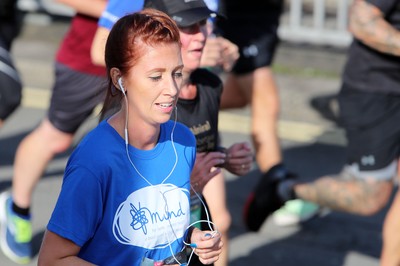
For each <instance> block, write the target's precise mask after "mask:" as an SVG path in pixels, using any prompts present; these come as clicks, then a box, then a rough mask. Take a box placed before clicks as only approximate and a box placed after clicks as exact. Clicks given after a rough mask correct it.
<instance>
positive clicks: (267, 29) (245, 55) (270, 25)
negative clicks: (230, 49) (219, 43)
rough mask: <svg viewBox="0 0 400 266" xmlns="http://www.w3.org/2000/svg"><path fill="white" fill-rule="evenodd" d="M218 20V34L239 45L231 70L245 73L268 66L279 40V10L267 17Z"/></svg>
mask: <svg viewBox="0 0 400 266" xmlns="http://www.w3.org/2000/svg"><path fill="white" fill-rule="evenodd" d="M227 16H228V19H226V20H219V21H218V22H217V29H218V30H219V31H220V34H221V35H222V36H223V37H225V38H227V39H228V40H230V41H231V42H233V43H235V44H236V45H237V46H238V47H239V53H240V57H239V59H238V61H237V62H236V64H235V66H234V67H233V69H232V71H233V72H234V73H236V74H246V73H249V72H252V71H254V70H256V69H257V68H260V67H265V66H270V65H271V64H272V61H273V57H274V54H275V50H276V47H277V44H278V42H279V38H278V33H277V31H278V26H279V17H280V12H275V13H273V16H272V17H271V16H269V17H268V19H266V18H260V17H253V18H251V19H249V18H246V19H241V18H234V17H230V16H229V14H228V15H227Z"/></svg>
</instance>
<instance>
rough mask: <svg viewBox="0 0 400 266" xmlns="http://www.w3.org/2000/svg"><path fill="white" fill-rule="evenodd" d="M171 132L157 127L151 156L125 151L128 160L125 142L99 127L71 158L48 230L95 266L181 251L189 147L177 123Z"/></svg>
mask: <svg viewBox="0 0 400 266" xmlns="http://www.w3.org/2000/svg"><path fill="white" fill-rule="evenodd" d="M173 127H174V122H173V121H168V122H166V123H164V124H162V125H161V133H160V138H159V142H158V144H157V145H156V147H154V148H153V149H151V150H139V149H136V148H134V147H133V146H130V145H129V146H128V150H129V157H128V156H127V152H126V146H125V141H124V139H123V138H121V136H120V135H119V134H118V133H117V132H116V131H115V130H114V128H112V127H111V126H110V125H109V124H108V123H107V122H106V121H103V122H101V123H100V124H99V125H98V126H97V127H96V128H95V129H94V130H92V131H91V132H90V133H89V134H88V135H87V136H86V137H85V138H84V139H83V140H82V142H81V143H80V144H79V146H78V147H77V148H76V149H75V151H74V152H73V154H72V155H71V157H70V159H69V161H68V164H67V167H66V170H65V175H64V180H63V185H62V188H61V192H60V196H59V198H58V201H57V204H56V207H55V209H54V211H53V214H52V216H51V219H50V221H49V224H48V226H47V229H48V230H50V231H52V232H54V233H56V234H58V235H60V236H61V237H64V238H66V239H69V240H71V241H73V242H74V243H75V244H77V245H78V246H80V247H81V251H80V253H79V255H78V256H79V257H81V258H83V259H85V260H87V261H89V262H92V263H95V264H97V265H140V262H141V260H142V259H143V258H145V257H146V258H149V259H152V260H155V261H160V260H163V259H165V258H167V257H169V256H171V255H172V252H173V253H174V254H176V253H177V252H179V251H181V250H182V248H183V247H184V245H183V242H182V238H183V236H184V235H185V232H186V228H187V226H188V225H189V219H190V206H189V197H190V191H189V189H190V184H189V182H190V173H191V170H192V168H193V165H194V162H195V157H196V142H195V138H194V136H193V134H192V133H191V132H190V131H189V129H188V128H187V127H186V126H184V125H182V124H180V123H177V124H176V127H175V129H174V131H173V134H172V130H173ZM172 135H173V140H174V141H171V136H172ZM175 151H176V152H175ZM132 164H133V165H132ZM135 168H136V169H135ZM139 173H140V174H139ZM170 249H172V252H171V250H170Z"/></svg>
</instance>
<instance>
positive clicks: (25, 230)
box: [0, 192, 32, 264]
mask: <svg viewBox="0 0 400 266" xmlns="http://www.w3.org/2000/svg"><path fill="white" fill-rule="evenodd" d="M11 203H12V201H11V196H10V193H9V192H3V193H1V194H0V221H1V230H0V247H1V250H2V251H3V253H4V254H5V255H6V256H7V257H8V258H9V259H10V260H12V261H14V262H16V263H19V264H27V263H29V262H30V261H31V257H32V249H31V240H32V224H31V221H30V217H22V216H20V215H17V214H16V213H14V212H13V211H12V209H11Z"/></svg>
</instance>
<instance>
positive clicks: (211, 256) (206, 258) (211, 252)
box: [191, 228, 223, 265]
mask: <svg viewBox="0 0 400 266" xmlns="http://www.w3.org/2000/svg"><path fill="white" fill-rule="evenodd" d="M191 243H192V244H195V246H196V247H195V248H194V253H195V254H196V255H197V256H198V257H199V260H200V262H201V263H203V264H206V265H207V264H212V263H214V262H216V261H217V260H218V258H219V254H221V250H222V246H223V242H222V240H221V234H220V233H219V232H218V231H214V232H213V231H201V230H200V229H198V228H195V229H194V231H193V233H192V237H191Z"/></svg>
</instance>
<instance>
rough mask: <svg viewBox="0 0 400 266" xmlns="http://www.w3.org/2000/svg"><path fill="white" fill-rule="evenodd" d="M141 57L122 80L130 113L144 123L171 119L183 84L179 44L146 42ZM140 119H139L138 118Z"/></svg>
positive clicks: (157, 122)
mask: <svg viewBox="0 0 400 266" xmlns="http://www.w3.org/2000/svg"><path fill="white" fill-rule="evenodd" d="M142 52H143V56H142V57H141V58H140V59H139V60H138V62H137V63H136V65H135V66H134V67H132V68H131V69H130V71H129V72H128V74H127V75H126V77H124V79H123V81H124V82H123V84H124V88H125V89H126V90H127V92H128V93H127V95H128V104H129V113H130V114H129V116H130V117H132V116H133V117H135V118H138V119H139V120H143V121H144V122H145V123H147V124H152V125H156V124H161V123H165V122H166V121H168V120H169V119H170V116H171V113H172V111H173V109H174V107H175V104H176V101H177V98H178V94H179V89H180V87H181V83H182V68H183V63H182V57H181V49H180V47H179V45H178V44H175V43H173V44H163V45H158V46H155V47H152V46H149V45H146V47H145V48H144V49H143V51H142ZM138 122H139V121H138Z"/></svg>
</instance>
